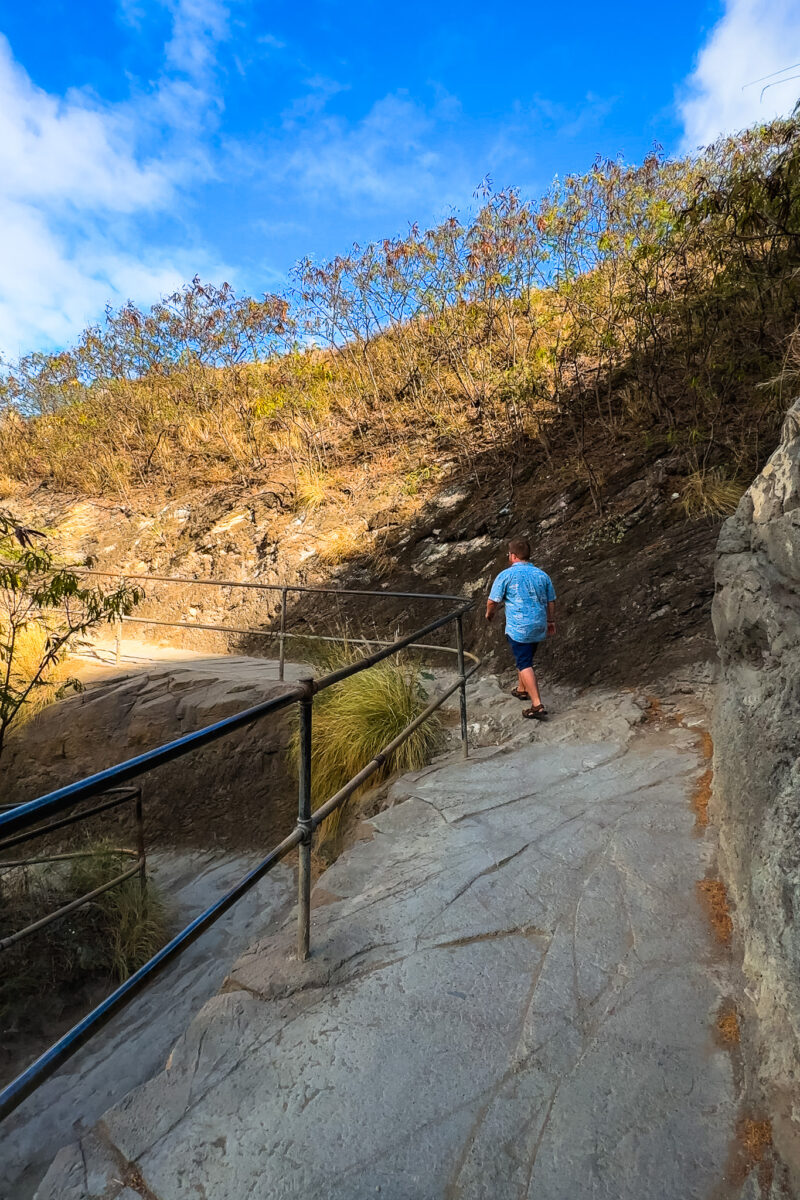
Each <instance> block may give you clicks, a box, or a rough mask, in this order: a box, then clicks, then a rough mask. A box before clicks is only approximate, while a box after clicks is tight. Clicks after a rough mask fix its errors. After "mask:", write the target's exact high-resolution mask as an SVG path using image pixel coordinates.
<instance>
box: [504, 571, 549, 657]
mask: <svg viewBox="0 0 800 1200" xmlns="http://www.w3.org/2000/svg"><path fill="white" fill-rule="evenodd" d="M555 598H556V593H555V588H554V587H553V584H552V582H551V580H550V576H549V575H546V574H545V572H544V571H541V570H540V569H539V567H535V566H534V565H533V563H530V562H518V563H514V564H513V566H510V567H506V569H505V571H501V572H500V574H499V575H498V576H497V578H496V579H495V581H494V583H493V584H492V590H491V592H490V593H489V599H490V600H494V601H495V603H496V604H502V603H503V602H505V606H506V633H507V634H508V636H509V637H510V638H511V640H512V641H514V642H541V641H544V639H545V638H546V637H547V605H548V604H549V602H550V601H551V600H555Z"/></svg>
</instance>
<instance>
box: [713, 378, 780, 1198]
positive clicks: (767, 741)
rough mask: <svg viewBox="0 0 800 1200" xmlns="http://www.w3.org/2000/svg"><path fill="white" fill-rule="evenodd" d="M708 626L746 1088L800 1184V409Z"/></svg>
mask: <svg viewBox="0 0 800 1200" xmlns="http://www.w3.org/2000/svg"><path fill="white" fill-rule="evenodd" d="M713 621H714V628H715V631H716V635H717V639H718V643H719V649H720V657H721V662H722V673H721V682H720V695H719V701H718V704H717V710H716V718H715V746H716V751H715V797H716V799H715V803H716V806H717V815H718V819H719V823H720V834H721V849H722V853H723V856H724V864H725V865H726V868H727V877H728V885H729V888H730V891H731V893H732V897H733V900H734V901H735V906H736V923H737V926H738V929H739V933H740V936H741V940H742V943H743V948H744V953H745V971H746V973H747V975H748V977H749V987H748V992H749V994H750V995H751V997H752V999H753V1002H754V1005H755V1009H756V1014H757V1017H758V1020H757V1021H756V1022H754V1024H755V1025H756V1026H757V1028H758V1033H756V1034H755V1035H754V1045H753V1046H752V1047H751V1056H752V1061H753V1063H754V1064H755V1066H754V1070H753V1073H752V1075H753V1084H754V1086H755V1087H756V1089H757V1090H762V1089H763V1091H764V1092H766V1096H767V1098H768V1103H769V1107H770V1109H771V1110H772V1113H773V1125H774V1137H775V1141H776V1145H777V1147H778V1148H779V1150H780V1151H781V1152H782V1154H783V1155H784V1157H785V1158H786V1159H787V1160H788V1161H789V1162H790V1164H791V1166H792V1169H793V1170H794V1171H795V1172H797V1176H798V1178H800V759H799V758H798V755H799V754H800V400H799V401H796V402H795V404H794V406H793V407H792V409H791V410H790V412H789V413H788V415H787V418H786V422H785V424H784V427H783V433H782V435H781V442H780V445H779V447H778V449H777V450H776V451H775V453H774V454H773V455H772V457H771V459H770V460H769V462H768V463H767V465H766V467H765V468H764V470H763V471H762V473H761V474H760V475H759V476H758V478H757V479H756V481H755V483H754V484H753V486H752V487H751V488H750V490H749V491H748V492H747V493H746V494H745V496H744V497H743V498H742V501H741V503H740V504H739V507H738V509H737V512H736V514H735V516H733V517H731V518H730V519H729V520H728V521H726V522H725V524H724V526H723V528H722V532H721V534H720V539H719V546H718V563H717V573H716V595H715V598H714V604H713ZM792 1160H794V1161H792Z"/></svg>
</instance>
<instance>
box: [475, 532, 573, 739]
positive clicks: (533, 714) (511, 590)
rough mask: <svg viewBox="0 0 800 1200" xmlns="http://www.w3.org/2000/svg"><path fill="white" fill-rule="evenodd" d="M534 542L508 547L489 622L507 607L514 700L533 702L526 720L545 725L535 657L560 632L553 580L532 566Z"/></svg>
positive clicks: (490, 604)
mask: <svg viewBox="0 0 800 1200" xmlns="http://www.w3.org/2000/svg"><path fill="white" fill-rule="evenodd" d="M530 559H531V546H530V542H528V541H526V540H525V539H524V538H512V540H511V541H510V542H509V543H508V561H509V563H510V564H511V565H510V566H508V567H506V569H505V571H501V572H500V574H499V575H498V576H497V578H496V579H495V581H494V583H493V584H492V590H491V592H490V593H489V599H488V600H487V602H486V620H487V621H491V620H492V618H493V617H494V614H495V612H496V611H497V609H498V607H499V606H500V605H501V604H503V603H505V606H506V638H507V639H508V644H509V646H510V647H511V653H512V654H513V655H514V662H515V663H516V664H517V672H518V680H517V686H516V687H515V688H514V690H513V691H512V693H511V694H512V696H516V697H517V699H519V700H528V699H530V702H531V706H530V708H526V709H523V712H522V715H523V717H527V718H528V719H529V720H536V721H542V720H544V719H545V718H546V716H547V709H546V708H545V706H544V705H543V704H542V698H541V696H540V695H539V687H538V684H537V683H536V676H535V674H534V671H533V656H534V654H535V653H536V647H537V646H538V645H539V642H543V641H544V639H545V638H546V637H553V636H554V634H555V632H556V604H555V600H556V593H555V589H554V587H553V584H552V582H551V580H550V576H549V575H546V574H545V572H544V571H541V570H540V569H539V568H538V567H535V566H534V565H533V563H532V562H531V560H530Z"/></svg>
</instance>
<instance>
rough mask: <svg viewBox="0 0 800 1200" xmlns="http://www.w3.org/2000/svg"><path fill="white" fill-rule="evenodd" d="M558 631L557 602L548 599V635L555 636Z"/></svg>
mask: <svg viewBox="0 0 800 1200" xmlns="http://www.w3.org/2000/svg"><path fill="white" fill-rule="evenodd" d="M555 633H556V602H555V600H548V602H547V636H548V637H555Z"/></svg>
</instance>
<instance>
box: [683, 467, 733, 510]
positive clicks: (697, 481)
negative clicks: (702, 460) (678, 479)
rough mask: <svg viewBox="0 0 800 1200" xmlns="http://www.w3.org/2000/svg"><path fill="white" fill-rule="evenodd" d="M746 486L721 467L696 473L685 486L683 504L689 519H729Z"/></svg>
mask: <svg viewBox="0 0 800 1200" xmlns="http://www.w3.org/2000/svg"><path fill="white" fill-rule="evenodd" d="M745 490H746V489H745V487H744V484H741V483H737V481H736V480H735V479H732V478H731V477H730V476H728V475H726V473H725V471H724V470H723V469H722V468H721V467H711V468H709V469H708V470H703V471H694V472H693V473H692V474H691V475H690V476H689V477H688V479H687V480H686V482H685V483H684V485H683V492H682V495H681V504H682V505H683V510H684V512H685V513H686V515H687V517H691V518H696V517H727V516H730V514H731V513H732V512H735V511H736V506H737V504H738V503H739V501H740V500H741V498H742V496H743V494H744V492H745Z"/></svg>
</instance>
